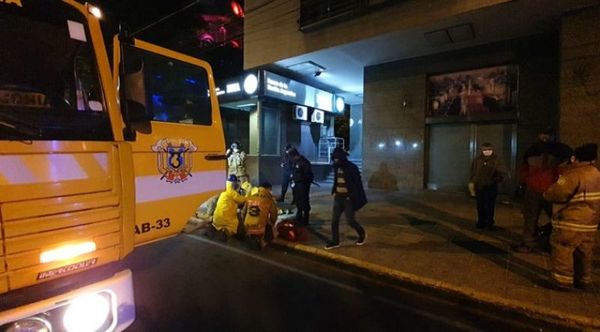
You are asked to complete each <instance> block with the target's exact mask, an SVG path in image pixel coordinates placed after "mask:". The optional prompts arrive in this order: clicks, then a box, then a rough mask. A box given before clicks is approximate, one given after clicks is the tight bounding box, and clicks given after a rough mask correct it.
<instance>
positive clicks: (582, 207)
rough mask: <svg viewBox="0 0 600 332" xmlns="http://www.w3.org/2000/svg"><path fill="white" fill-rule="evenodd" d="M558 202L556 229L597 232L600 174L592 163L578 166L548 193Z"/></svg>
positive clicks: (553, 222) (553, 220) (569, 170)
mask: <svg viewBox="0 0 600 332" xmlns="http://www.w3.org/2000/svg"><path fill="white" fill-rule="evenodd" d="M544 198H545V199H546V200H547V201H550V202H552V203H557V205H556V206H555V212H554V214H553V215H552V227H555V228H560V229H566V230H570V231H575V232H594V231H596V230H597V229H598V222H599V221H600V171H598V169H597V168H596V167H594V165H592V164H577V165H574V166H573V167H571V168H569V169H568V170H566V171H564V172H563V174H562V175H561V176H560V177H559V178H558V181H556V183H554V184H553V185H552V186H550V188H548V190H547V191H546V192H545V193H544Z"/></svg>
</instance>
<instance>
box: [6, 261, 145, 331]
mask: <svg viewBox="0 0 600 332" xmlns="http://www.w3.org/2000/svg"><path fill="white" fill-rule="evenodd" d="M134 320H135V304H134V299H133V282H132V274H131V271H130V270H123V271H120V272H118V273H115V274H114V275H113V276H112V277H110V278H108V279H105V280H102V281H99V282H96V283H93V284H90V285H87V286H85V287H82V288H78V289H75V290H72V291H69V292H66V293H64V294H61V295H57V296H54V297H51V298H48V299H44V300H41V301H38V302H35V303H30V304H27V305H24V306H20V307H17V308H14V309H10V310H7V311H3V312H1V313H0V331H4V330H6V329H7V328H9V327H11V326H16V325H15V324H19V326H29V327H34V328H44V327H45V328H47V329H48V330H49V331H123V330H125V329H126V328H127V327H128V326H129V325H131V324H132V323H133V321H134Z"/></svg>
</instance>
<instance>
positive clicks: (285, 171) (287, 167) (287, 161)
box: [277, 144, 295, 204]
mask: <svg viewBox="0 0 600 332" xmlns="http://www.w3.org/2000/svg"><path fill="white" fill-rule="evenodd" d="M292 148H293V146H292V145H291V144H288V145H286V146H285V151H284V152H283V155H282V156H281V171H282V173H281V195H279V197H278V198H277V201H278V202H283V201H285V194H286V193H287V190H288V186H289V185H290V180H291V177H292V172H293V171H294V159H293V158H292V157H291V156H290V153H289V151H290V150H291V149H292ZM294 203H295V202H294V201H293V199H292V204H294Z"/></svg>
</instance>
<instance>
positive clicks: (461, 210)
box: [273, 184, 600, 329]
mask: <svg viewBox="0 0 600 332" xmlns="http://www.w3.org/2000/svg"><path fill="white" fill-rule="evenodd" d="M273 189H274V190H273V192H274V193H279V188H273ZM330 189H331V184H322V185H321V187H315V186H313V189H312V192H311V205H312V210H311V221H310V227H309V231H310V233H311V234H310V237H309V239H308V241H306V242H302V243H298V242H287V241H285V240H282V239H277V240H276V242H277V244H279V245H282V246H286V247H288V248H290V249H293V250H297V251H301V252H304V253H308V254H312V255H317V256H320V257H322V258H326V259H331V260H335V261H338V262H340V263H342V264H346V265H350V266H353V267H356V268H359V269H363V270H368V271H371V272H372V273H375V274H379V275H384V276H387V277H391V278H395V279H399V280H402V281H405V282H410V283H415V284H420V285H424V286H428V287H433V288H436V289H440V290H443V291H447V292H450V293H453V294H461V295H464V296H468V297H470V298H474V299H476V300H478V301H482V302H487V303H491V304H495V305H500V306H503V307H508V308H511V309H515V310H520V311H524V312H527V313H529V314H532V315H536V316H540V315H541V316H544V317H548V318H552V319H559V320H562V321H566V322H569V323H570V324H572V325H577V326H582V327H587V328H595V329H600V264H599V263H600V261H598V255H596V257H595V258H596V261H595V263H594V265H595V266H594V288H593V290H592V291H589V292H582V291H575V292H564V291H558V290H552V289H550V288H549V283H548V278H547V276H548V269H549V266H550V257H549V255H548V254H541V253H531V254H521V253H515V252H513V251H511V250H510V245H511V244H514V243H517V242H518V241H519V239H520V234H521V232H522V226H523V221H522V220H523V219H522V216H521V213H520V210H519V208H517V207H516V206H513V205H511V204H510V203H509V202H500V201H499V202H498V204H497V205H496V225H497V226H498V227H499V229H498V230H494V231H492V230H479V229H477V228H476V227H475V217H476V211H475V202H474V200H473V199H471V198H469V197H467V196H466V195H464V194H460V193H441V192H433V191H421V192H411V193H401V192H385V191H381V190H367V197H368V199H369V203H368V204H367V205H366V206H365V207H364V208H363V209H361V210H360V211H359V212H358V213H357V215H356V218H357V220H358V222H359V223H360V224H361V225H363V227H365V229H366V231H367V241H366V244H365V245H363V246H356V245H355V244H354V242H355V241H356V239H357V236H356V233H355V232H354V230H353V229H352V228H350V227H349V226H348V225H347V224H346V223H345V219H344V217H343V216H342V220H341V222H340V242H341V247H340V248H337V249H333V250H325V249H324V248H323V247H324V245H325V243H326V241H327V240H328V239H330V237H331V209H332V198H331V196H330V195H329V190H330ZM290 199H291V194H288V200H287V201H288V202H289V200H290ZM288 206H289V204H283V205H282V207H283V208H287V207H288ZM540 222H541V223H543V222H545V221H543V220H540Z"/></svg>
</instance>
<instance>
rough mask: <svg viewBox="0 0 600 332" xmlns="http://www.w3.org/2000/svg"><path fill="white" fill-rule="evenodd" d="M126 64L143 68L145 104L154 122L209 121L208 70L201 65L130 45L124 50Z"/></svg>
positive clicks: (209, 122)
mask: <svg viewBox="0 0 600 332" xmlns="http://www.w3.org/2000/svg"><path fill="white" fill-rule="evenodd" d="M126 63H127V64H128V66H136V67H137V68H141V69H142V71H143V75H144V88H145V95H146V101H145V104H146V107H148V108H149V110H150V111H151V112H152V113H153V114H154V117H153V120H154V121H161V122H173V123H187V124H197V125H207V126H209V125H211V124H212V107H211V103H210V90H209V85H208V73H207V72H206V70H205V69H204V68H202V67H197V66H195V65H192V64H189V63H186V62H181V61H177V60H174V59H172V58H167V57H164V56H162V55H159V54H155V53H151V52H146V51H144V50H141V49H137V48H133V47H128V49H127V52H126ZM135 70H136V69H134V70H131V71H135Z"/></svg>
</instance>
